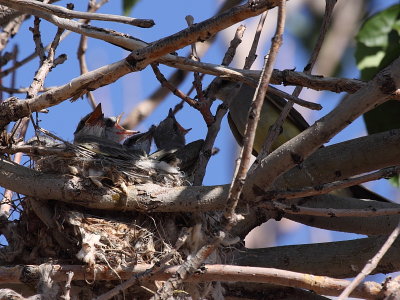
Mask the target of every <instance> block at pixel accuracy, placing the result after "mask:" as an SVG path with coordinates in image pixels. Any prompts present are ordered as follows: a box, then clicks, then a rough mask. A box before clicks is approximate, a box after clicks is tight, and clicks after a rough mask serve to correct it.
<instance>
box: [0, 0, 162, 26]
mask: <svg viewBox="0 0 400 300" xmlns="http://www.w3.org/2000/svg"><path fill="white" fill-rule="evenodd" d="M13 2H16V3H18V4H19V5H24V6H25V7H26V8H28V9H35V10H39V11H42V12H44V13H48V14H54V15H56V16H58V17H60V18H66V19H74V18H80V19H87V20H100V21H111V22H118V23H124V24H129V25H133V26H138V27H142V28H149V27H152V26H154V24H155V23H154V21H153V20H150V19H136V18H131V17H126V16H119V15H118V16H117V15H111V14H99V13H90V12H80V11H73V10H69V9H66V8H64V7H61V6H58V5H52V4H45V3H41V2H37V1H29V0H13ZM2 4H3V5H6V6H10V7H13V6H12V5H8V4H10V2H8V1H3V2H2Z"/></svg>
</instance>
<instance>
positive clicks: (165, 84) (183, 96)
mask: <svg viewBox="0 0 400 300" xmlns="http://www.w3.org/2000/svg"><path fill="white" fill-rule="evenodd" d="M151 68H152V70H153V72H154V75H156V78H157V79H158V81H159V82H160V83H161V85H162V86H163V87H165V88H167V89H169V90H170V91H171V92H172V93H173V94H174V95H175V96H177V97H179V98H181V99H182V100H183V101H185V102H186V103H187V104H189V105H190V106H191V107H193V108H196V109H198V103H197V101H196V100H194V99H192V98H190V97H189V96H188V95H186V94H185V93H184V92H182V91H181V90H180V89H177V88H176V87H175V86H173V85H172V84H171V83H170V82H169V81H168V80H167V79H166V78H165V76H164V75H163V74H162V73H161V71H160V69H159V68H158V66H157V64H151Z"/></svg>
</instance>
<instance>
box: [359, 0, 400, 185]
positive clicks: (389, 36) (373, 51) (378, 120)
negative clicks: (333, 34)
mask: <svg viewBox="0 0 400 300" xmlns="http://www.w3.org/2000/svg"><path fill="white" fill-rule="evenodd" d="M356 41H357V44H356V51H355V58H356V62H357V67H358V68H359V70H360V71H361V79H363V80H370V79H371V78H373V77H374V76H375V74H376V73H378V72H379V71H380V70H382V69H383V68H385V67H386V66H387V65H389V64H390V63H391V62H392V61H393V60H395V59H396V58H397V57H399V56H400V5H393V6H391V7H389V8H387V9H385V10H383V11H381V12H379V13H377V14H375V15H374V16H372V17H371V18H369V19H367V20H366V21H365V22H364V24H363V25H362V26H361V29H360V31H359V32H358V34H357V36H356ZM364 121H365V125H366V127H367V131H368V133H369V134H373V133H378V132H383V131H387V130H390V129H394V128H400V102H399V101H394V100H390V101H387V102H385V103H384V104H382V105H380V106H378V107H377V108H375V109H373V110H371V111H369V112H367V113H366V114H364ZM390 182H391V183H392V184H393V185H394V186H396V187H399V186H400V178H399V176H395V177H393V178H391V179H390Z"/></svg>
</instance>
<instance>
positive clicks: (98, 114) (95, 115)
mask: <svg viewBox="0 0 400 300" xmlns="http://www.w3.org/2000/svg"><path fill="white" fill-rule="evenodd" d="M103 118H104V114H103V111H102V109H101V103H99V104H98V105H97V106H96V108H95V109H94V111H93V112H92V113H91V114H90V116H89V118H88V119H87V120H86V122H85V125H86V124H87V125H91V126H95V125H98V124H99V123H100V121H102V120H103Z"/></svg>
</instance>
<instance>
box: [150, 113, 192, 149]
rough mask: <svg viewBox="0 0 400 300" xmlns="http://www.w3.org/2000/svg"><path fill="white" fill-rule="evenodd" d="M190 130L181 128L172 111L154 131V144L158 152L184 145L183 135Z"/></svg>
mask: <svg viewBox="0 0 400 300" xmlns="http://www.w3.org/2000/svg"><path fill="white" fill-rule="evenodd" d="M190 130H191V128H189V129H185V128H183V127H182V126H181V125H180V124H179V123H178V121H177V120H176V118H175V116H174V114H173V113H172V109H170V110H169V112H168V116H167V117H166V118H165V119H164V120H163V121H161V122H160V124H159V125H158V126H157V127H156V128H155V130H154V142H155V143H156V146H157V149H158V150H167V151H168V150H171V149H178V148H181V147H183V146H185V144H186V139H185V135H186V134H187V133H188V132H189V131H190Z"/></svg>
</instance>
